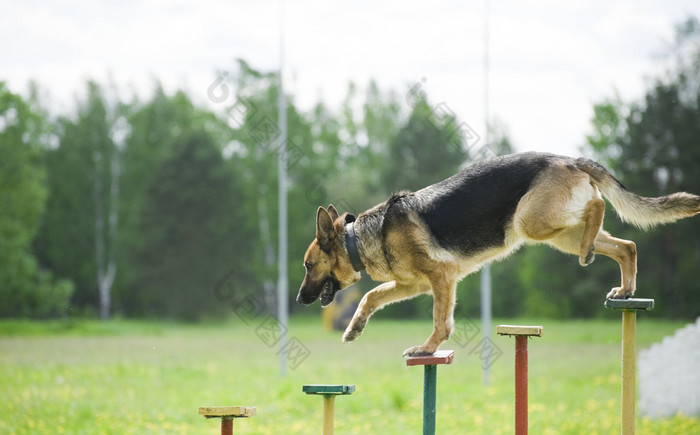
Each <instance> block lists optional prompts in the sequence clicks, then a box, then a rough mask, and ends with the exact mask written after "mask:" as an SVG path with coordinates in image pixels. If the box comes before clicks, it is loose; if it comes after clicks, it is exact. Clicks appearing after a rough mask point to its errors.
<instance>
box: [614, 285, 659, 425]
mask: <svg viewBox="0 0 700 435" xmlns="http://www.w3.org/2000/svg"><path fill="white" fill-rule="evenodd" d="M605 308H609V309H611V310H621V311H622V422H621V424H620V430H621V433H622V435H632V434H634V430H635V418H636V412H635V402H636V396H635V388H636V382H637V367H636V361H637V355H636V353H635V341H636V334H637V311H639V310H643V311H651V310H653V309H654V299H636V298H632V299H608V300H606V301H605Z"/></svg>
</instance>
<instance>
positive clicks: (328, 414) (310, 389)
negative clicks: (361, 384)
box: [301, 384, 355, 435]
mask: <svg viewBox="0 0 700 435" xmlns="http://www.w3.org/2000/svg"><path fill="white" fill-rule="evenodd" d="M301 391H303V392H304V393H306V394H315V395H322V396H323V432H322V433H323V435H333V430H334V429H333V426H334V423H335V396H343V395H349V394H352V393H354V392H355V386H354V385H326V384H324V385H304V386H303V387H302V388H301Z"/></svg>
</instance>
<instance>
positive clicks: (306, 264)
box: [304, 261, 314, 272]
mask: <svg viewBox="0 0 700 435" xmlns="http://www.w3.org/2000/svg"><path fill="white" fill-rule="evenodd" d="M304 267H305V268H306V270H308V271H309V272H310V271H311V269H312V268H313V267H314V264H313V263H312V262H310V261H306V262H304Z"/></svg>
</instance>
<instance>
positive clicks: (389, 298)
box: [343, 281, 430, 342]
mask: <svg viewBox="0 0 700 435" xmlns="http://www.w3.org/2000/svg"><path fill="white" fill-rule="evenodd" d="M428 290H430V288H429V287H428V286H427V285H403V284H397V283H396V281H389V282H385V283H383V284H380V285H378V286H377V287H375V288H373V289H372V290H370V291H368V292H367V293H366V294H365V295H364V296H363V297H362V300H361V301H360V304H359V305H358V306H357V310H355V315H353V316H352V320H351V321H350V324H349V325H348V327H347V328H346V329H345V332H344V333H343V342H348V341H353V340H355V339H356V338H357V337H359V336H360V334H362V330H363V329H365V326H366V325H367V322H368V321H369V318H370V317H371V316H372V314H373V313H374V312H375V311H377V310H378V309H380V308H381V307H383V306H384V305H386V304H389V303H392V302H397V301H400V300H403V299H409V298H412V297H414V296H417V295H419V294H421V293H425V292H427V291H428Z"/></svg>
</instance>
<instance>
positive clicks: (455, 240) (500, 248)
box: [297, 153, 700, 356]
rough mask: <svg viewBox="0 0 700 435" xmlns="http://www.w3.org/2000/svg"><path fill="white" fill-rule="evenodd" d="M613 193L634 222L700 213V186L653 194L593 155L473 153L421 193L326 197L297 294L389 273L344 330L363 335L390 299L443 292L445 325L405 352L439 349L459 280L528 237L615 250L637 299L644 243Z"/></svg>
mask: <svg viewBox="0 0 700 435" xmlns="http://www.w3.org/2000/svg"><path fill="white" fill-rule="evenodd" d="M601 193H602V196H604V197H605V198H607V199H608V201H610V203H611V204H612V206H613V207H614V208H615V210H616V211H617V213H618V214H619V215H620V217H621V219H622V220H623V221H626V222H629V223H631V224H633V225H635V226H637V227H640V228H643V229H648V228H649V227H651V226H654V225H658V224H663V223H668V222H674V221H676V220H678V219H682V218H685V217H689V216H693V215H696V214H698V213H700V197H698V196H696V195H692V194H689V193H683V192H681V193H673V194H671V195H666V196H662V197H658V198H645V197H642V196H639V195H637V194H635V193H632V192H631V191H629V190H628V189H627V188H626V187H625V186H624V185H623V184H622V183H620V182H619V181H618V180H617V179H615V177H613V175H612V174H611V173H610V172H609V171H608V170H607V169H605V168H604V167H603V166H601V165H599V164H598V163H595V162H593V161H591V160H588V159H585V158H578V159H575V158H570V157H563V156H557V155H553V154H541V153H521V154H511V155H507V156H503V157H499V158H495V159H493V160H490V161H486V162H481V163H475V164H472V165H471V166H468V167H467V168H465V169H464V170H462V171H461V172H459V173H457V174H456V175H453V176H452V177H450V178H448V179H446V180H444V181H441V182H439V183H437V184H433V185H432V186H428V187H426V188H424V189H421V190H419V191H417V192H406V191H404V192H398V193H395V194H393V195H392V196H391V197H390V198H389V199H388V200H387V201H386V202H383V203H381V204H378V205H376V206H374V207H373V208H371V209H369V210H367V211H365V212H363V213H360V215H359V216H357V217H355V216H353V215H352V214H349V213H344V214H342V215H341V214H339V213H338V211H337V210H336V209H335V207H333V206H332V205H331V206H329V207H328V209H325V208H323V207H319V209H318V212H317V215H316V238H315V240H314V241H313V242H312V243H311V246H309V248H308V250H307V251H306V255H305V256H304V267H305V268H306V275H305V277H304V281H303V282H302V284H301V288H300V289H299V294H298V296H297V302H300V303H303V304H311V303H312V302H314V301H315V300H316V299H318V298H319V296H320V298H321V305H322V306H324V307H325V306H327V305H328V304H330V303H331V302H332V301H333V298H334V296H335V294H336V292H337V291H338V290H341V289H344V288H346V287H348V286H349V285H351V284H353V283H355V282H357V281H358V280H359V279H360V271H361V270H363V269H364V270H366V271H367V273H368V274H369V275H370V277H371V278H372V279H373V280H375V281H381V282H383V284H380V285H379V286H377V287H375V288H374V289H373V290H371V291H369V292H368V293H367V294H365V295H364V297H363V298H362V301H361V302H360V304H359V306H358V307H357V311H356V312H355V315H354V317H353V318H352V320H351V322H350V324H349V325H348V327H347V329H346V330H345V333H344V334H343V341H352V340H355V339H356V338H357V337H358V336H359V335H360V334H361V333H362V330H363V329H364V327H365V325H366V324H367V321H368V320H369V318H370V316H371V315H372V314H373V313H374V312H375V311H377V310H378V309H380V308H382V307H383V306H384V305H386V304H388V303H391V302H396V301H399V300H404V299H408V298H412V297H414V296H416V295H419V294H424V293H432V295H433V333H432V334H431V335H430V337H429V338H428V340H427V341H426V342H425V343H423V345H421V346H414V347H410V348H408V349H406V351H405V352H404V355H411V356H413V355H429V354H432V353H434V352H435V351H436V350H437V349H438V347H439V346H440V345H441V344H442V343H443V342H444V341H445V340H447V339H448V338H449V336H450V333H451V332H452V330H453V327H454V319H453V311H454V306H455V297H456V287H457V282H458V281H459V280H461V279H462V278H463V277H465V276H466V275H469V274H470V273H473V272H476V271H478V270H479V269H480V268H481V266H482V265H483V264H484V263H487V262H491V261H494V260H499V259H502V258H505V257H506V256H508V255H509V254H511V253H512V252H513V251H515V250H516V249H518V248H519V247H520V246H521V245H523V244H527V243H546V244H548V245H551V246H553V247H554V248H556V249H559V250H560V251H563V252H567V253H570V254H574V255H578V257H579V263H580V264H581V265H582V266H587V265H589V264H591V263H592V262H593V260H594V257H595V254H602V255H605V256H608V257H610V258H612V259H614V260H615V261H617V262H618V263H619V265H620V271H621V273H622V283H621V285H620V287H615V288H613V289H612V290H611V291H610V292H609V293H608V294H607V298H609V299H610V298H629V297H631V296H632V295H633V294H634V291H635V285H636V284H635V281H636V275H637V250H636V246H635V244H634V242H631V241H629V240H623V239H618V238H615V237H613V236H611V235H610V234H609V233H607V232H606V231H603V229H602V224H603V215H604V213H605V202H604V201H603V199H602V197H601Z"/></svg>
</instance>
